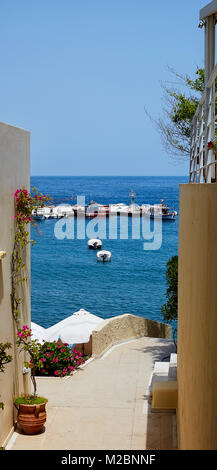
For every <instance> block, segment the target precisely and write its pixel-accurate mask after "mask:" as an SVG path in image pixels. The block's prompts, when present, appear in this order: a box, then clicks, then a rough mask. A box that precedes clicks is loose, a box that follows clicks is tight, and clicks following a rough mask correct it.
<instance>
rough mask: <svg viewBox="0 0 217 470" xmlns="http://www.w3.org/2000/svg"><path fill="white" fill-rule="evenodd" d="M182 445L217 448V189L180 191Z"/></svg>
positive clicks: (185, 187)
mask: <svg viewBox="0 0 217 470" xmlns="http://www.w3.org/2000/svg"><path fill="white" fill-rule="evenodd" d="M178 296H179V307H178V440H179V448H180V449H217V184H216V183H213V184H187V185H181V186H180V228H179V291H178Z"/></svg>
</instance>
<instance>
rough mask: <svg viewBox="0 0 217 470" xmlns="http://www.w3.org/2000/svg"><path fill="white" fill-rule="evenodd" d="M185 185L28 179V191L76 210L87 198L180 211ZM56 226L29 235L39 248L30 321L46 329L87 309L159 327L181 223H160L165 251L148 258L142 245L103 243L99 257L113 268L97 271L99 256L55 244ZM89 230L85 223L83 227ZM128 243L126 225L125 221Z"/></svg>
mask: <svg viewBox="0 0 217 470" xmlns="http://www.w3.org/2000/svg"><path fill="white" fill-rule="evenodd" d="M185 182H187V178H185V177H32V179H31V184H32V186H35V187H36V188H38V190H39V191H41V192H43V193H45V194H50V195H51V196H52V198H53V200H54V203H55V204H60V203H69V204H75V203H76V197H77V196H78V195H79V196H81V195H82V196H85V198H86V202H87V203H88V202H90V200H94V201H96V202H99V203H104V204H109V203H117V202H123V203H126V204H129V203H130V197H129V193H130V191H131V189H132V188H133V189H134V190H135V192H136V203H138V204H142V203H151V204H154V203H159V202H160V199H161V198H162V199H164V200H165V202H166V203H167V204H168V206H172V207H174V208H175V209H176V210H177V211H178V210H179V184H180V183H185ZM55 223H56V221H55V220H45V221H40V222H39V223H38V230H37V231H36V230H35V229H34V228H33V229H32V238H34V239H35V240H36V241H37V243H36V244H35V245H34V247H33V248H32V268H31V269H32V320H33V321H34V322H36V323H38V324H40V325H41V326H43V327H49V326H51V325H53V324H54V323H56V322H58V321H60V320H62V319H64V318H66V317H67V316H69V315H71V314H72V313H73V312H75V311H77V310H79V309H80V308H84V309H86V310H88V311H89V312H91V313H93V314H95V315H98V316H100V317H102V318H108V317H113V316H116V315H121V314H124V313H132V314H134V315H141V316H144V317H147V318H151V319H153V320H158V321H162V317H161V312H160V309H161V305H162V304H163V303H164V302H165V293H166V282H165V272H166V263H167V261H168V260H169V258H170V257H171V256H173V255H176V254H178V217H177V219H176V221H175V222H174V221H167V222H166V221H164V222H163V239H162V246H161V248H160V249H158V250H156V251H151V250H150V251H145V250H144V249H143V243H144V240H143V239H142V238H141V239H136V240H134V239H132V237H131V236H129V238H128V239H126V240H120V239H117V240H110V239H105V240H103V249H106V250H107V249H108V250H110V251H111V252H112V261H111V263H104V264H103V263H97V260H96V252H95V251H92V250H88V248H87V240H88V239H87V238H86V240H77V239H76V238H75V239H73V240H68V239H64V240H59V239H57V238H56V237H55V236H54V227H55ZM86 223H88V221H87V222H86ZM129 235H131V219H129Z"/></svg>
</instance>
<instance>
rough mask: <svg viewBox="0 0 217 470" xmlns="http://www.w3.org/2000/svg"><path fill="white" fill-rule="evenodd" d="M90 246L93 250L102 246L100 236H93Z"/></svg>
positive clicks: (89, 242) (89, 241)
mask: <svg viewBox="0 0 217 470" xmlns="http://www.w3.org/2000/svg"><path fill="white" fill-rule="evenodd" d="M87 244H88V248H90V249H92V250H98V249H99V248H102V240H99V238H91V239H90V240H88V243H87Z"/></svg>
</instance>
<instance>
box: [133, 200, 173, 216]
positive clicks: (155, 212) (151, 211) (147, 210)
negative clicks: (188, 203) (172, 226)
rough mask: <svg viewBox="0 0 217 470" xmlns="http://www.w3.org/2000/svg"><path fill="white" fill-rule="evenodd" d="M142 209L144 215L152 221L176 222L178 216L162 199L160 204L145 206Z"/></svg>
mask: <svg viewBox="0 0 217 470" xmlns="http://www.w3.org/2000/svg"><path fill="white" fill-rule="evenodd" d="M141 209H142V215H147V216H148V217H150V218H151V219H162V220H175V218H176V216H177V212H176V211H175V210H174V209H173V208H171V207H168V206H167V205H166V204H165V202H164V200H163V199H161V202H160V204H155V205H151V204H143V205H142V206H141Z"/></svg>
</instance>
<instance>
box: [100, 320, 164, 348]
mask: <svg viewBox="0 0 217 470" xmlns="http://www.w3.org/2000/svg"><path fill="white" fill-rule="evenodd" d="M171 334H172V328H171V326H169V325H166V324H165V323H159V322H156V321H153V320H149V319H148V318H143V317H139V316H137V315H131V314H128V313H126V314H125V315H119V316H117V317H113V318H109V319H108V320H103V321H102V322H101V323H100V324H99V325H98V327H97V328H95V330H94V331H93V332H92V354H93V356H100V355H101V354H103V353H104V352H105V351H106V350H107V349H109V348H110V347H111V346H113V345H114V344H117V343H119V342H121V341H125V340H127V339H131V338H138V337H141V336H150V337H153V338H171Z"/></svg>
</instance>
